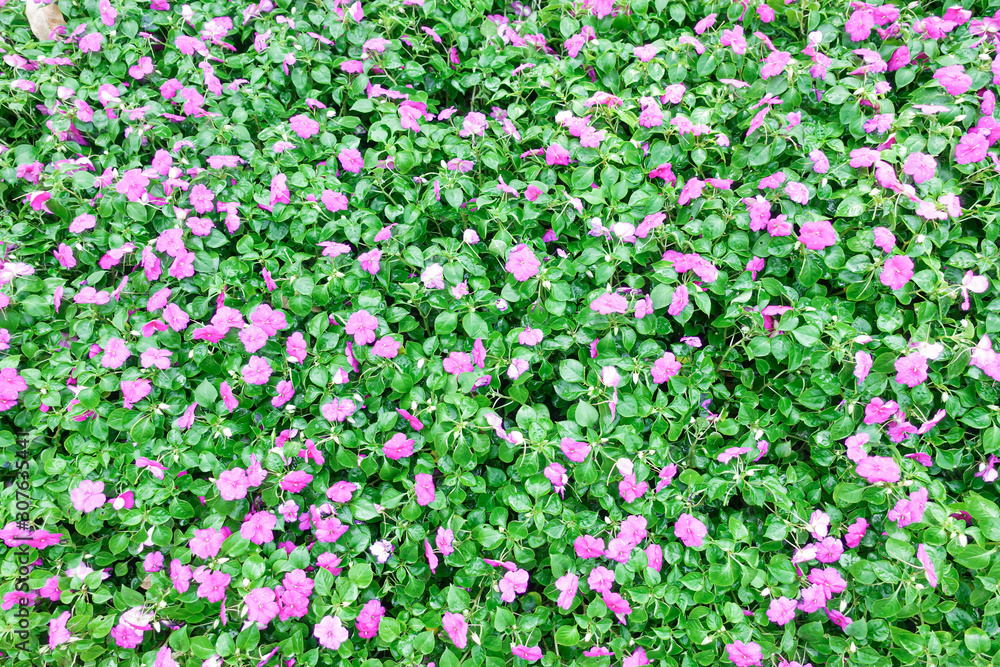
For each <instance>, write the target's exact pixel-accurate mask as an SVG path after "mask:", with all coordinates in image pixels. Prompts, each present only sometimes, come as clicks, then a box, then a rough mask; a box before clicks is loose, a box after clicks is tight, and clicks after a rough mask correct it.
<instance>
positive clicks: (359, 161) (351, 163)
mask: <svg viewBox="0 0 1000 667" xmlns="http://www.w3.org/2000/svg"><path fill="white" fill-rule="evenodd" d="M337 159H338V160H340V165H341V166H342V167H343V168H344V170H345V171H349V172H351V173H352V174H360V173H361V168H362V167H364V166H365V161H364V158H362V157H361V152H360V151H359V150H358V149H357V148H344V149H343V150H341V151H340V153H339V154H338V155H337Z"/></svg>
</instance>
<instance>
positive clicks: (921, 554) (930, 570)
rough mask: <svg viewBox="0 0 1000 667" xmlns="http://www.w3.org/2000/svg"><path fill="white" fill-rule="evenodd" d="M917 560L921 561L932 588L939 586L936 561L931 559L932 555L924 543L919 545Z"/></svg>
mask: <svg viewBox="0 0 1000 667" xmlns="http://www.w3.org/2000/svg"><path fill="white" fill-rule="evenodd" d="M917 560H918V561H920V565H922V566H923V568H924V575H925V576H926V577H927V583H929V584H930V585H931V588H937V585H938V577H937V571H936V570H935V569H934V562H933V561H931V557H930V555H928V553H927V547H925V546H924V545H923V544H918V545H917Z"/></svg>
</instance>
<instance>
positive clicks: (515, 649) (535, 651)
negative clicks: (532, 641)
mask: <svg viewBox="0 0 1000 667" xmlns="http://www.w3.org/2000/svg"><path fill="white" fill-rule="evenodd" d="M510 652H511V653H513V654H514V655H516V656H517V657H519V658H524V659H525V660H527V661H528V662H537V661H539V660H541V659H542V649H541V648H540V647H538V646H525V645H524V644H511V645H510Z"/></svg>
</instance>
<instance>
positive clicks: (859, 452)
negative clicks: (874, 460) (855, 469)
mask: <svg viewBox="0 0 1000 667" xmlns="http://www.w3.org/2000/svg"><path fill="white" fill-rule="evenodd" d="M869 439H870V437H869V435H868V434H867V433H858V434H857V435H852V436H850V437H849V438H847V440H845V441H844V446H845V447H847V458H849V459H850V460H852V461H854V462H855V463H860V462H861V459H863V458H865V457H866V456H868V452H866V451H865V449H864V445H865V444H866V443H867V442H868V440H869Z"/></svg>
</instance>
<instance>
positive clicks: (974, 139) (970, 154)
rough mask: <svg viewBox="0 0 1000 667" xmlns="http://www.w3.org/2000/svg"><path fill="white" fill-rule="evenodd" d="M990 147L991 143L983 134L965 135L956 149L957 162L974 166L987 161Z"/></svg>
mask: <svg viewBox="0 0 1000 667" xmlns="http://www.w3.org/2000/svg"><path fill="white" fill-rule="evenodd" d="M989 147H990V143H989V141H988V140H987V139H986V137H984V136H983V135H981V134H976V133H974V132H970V133H969V134H966V135H963V136H962V138H961V139H960V140H959V142H958V146H956V147H955V162H957V163H958V164H973V163H975V162H980V161H982V160H985V159H986V151H987V150H988V149H989Z"/></svg>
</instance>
